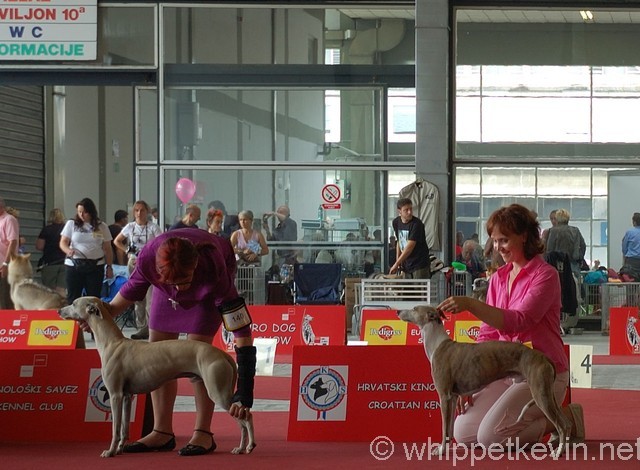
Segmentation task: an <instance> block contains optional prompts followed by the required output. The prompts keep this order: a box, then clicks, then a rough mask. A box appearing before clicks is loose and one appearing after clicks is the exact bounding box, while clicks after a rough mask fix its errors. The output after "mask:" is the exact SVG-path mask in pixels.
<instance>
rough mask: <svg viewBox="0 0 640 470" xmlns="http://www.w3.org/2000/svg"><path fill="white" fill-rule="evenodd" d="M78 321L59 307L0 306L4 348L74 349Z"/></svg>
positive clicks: (1, 338)
mask: <svg viewBox="0 0 640 470" xmlns="http://www.w3.org/2000/svg"><path fill="white" fill-rule="evenodd" d="M77 338H78V323H77V322H75V321H73V320H63V319H61V318H60V315H58V312H56V311H55V310H0V350H2V349H74V348H75V347H76V341H77Z"/></svg>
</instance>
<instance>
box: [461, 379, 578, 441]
mask: <svg viewBox="0 0 640 470" xmlns="http://www.w3.org/2000/svg"><path fill="white" fill-rule="evenodd" d="M516 380H519V379H512V378H508V379H501V380H496V381H495V382H492V383H490V384H489V385H487V386H486V387H485V388H483V389H482V390H480V391H479V392H478V393H476V394H474V395H473V406H468V407H467V409H466V411H465V412H464V413H463V414H461V415H458V417H457V418H456V420H455V424H454V427H453V435H454V437H455V439H456V441H457V442H458V443H464V444H472V443H477V444H481V445H484V446H487V447H488V446H490V445H491V444H505V443H507V441H508V440H509V439H511V442H512V443H514V444H515V442H516V438H517V439H518V442H519V443H520V444H526V443H529V444H533V443H536V442H540V440H541V439H542V437H543V436H544V431H545V428H546V426H547V418H546V417H545V416H544V413H542V411H541V410H540V408H538V407H537V406H536V405H533V406H531V408H529V409H528V410H527V412H526V413H525V415H524V416H523V418H522V421H520V422H519V423H516V420H517V419H518V416H520V412H521V411H522V408H523V407H524V405H526V404H527V403H528V402H529V401H530V400H531V390H530V389H529V384H528V383H527V382H525V381H522V382H516ZM568 384H569V372H568V371H567V372H563V373H561V374H558V375H557V376H556V381H555V383H554V393H555V397H556V401H557V402H558V403H559V404H561V403H562V402H563V400H564V396H565V394H566V391H567V385H568Z"/></svg>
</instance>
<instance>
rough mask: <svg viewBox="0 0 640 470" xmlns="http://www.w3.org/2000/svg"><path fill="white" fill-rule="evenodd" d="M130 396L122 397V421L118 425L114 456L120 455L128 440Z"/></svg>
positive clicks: (126, 394)
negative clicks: (116, 446) (118, 430)
mask: <svg viewBox="0 0 640 470" xmlns="http://www.w3.org/2000/svg"><path fill="white" fill-rule="evenodd" d="M132 398H133V397H132V396H131V394H129V393H125V394H124V396H123V397H122V420H121V423H120V440H119V441H118V448H117V449H116V454H122V450H123V449H124V446H125V444H126V443H127V441H128V440H129V424H130V423H131V400H132Z"/></svg>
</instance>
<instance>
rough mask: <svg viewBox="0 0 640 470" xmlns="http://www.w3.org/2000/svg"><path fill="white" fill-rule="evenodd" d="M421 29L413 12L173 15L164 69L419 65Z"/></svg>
mask: <svg viewBox="0 0 640 470" xmlns="http://www.w3.org/2000/svg"><path fill="white" fill-rule="evenodd" d="M414 26H415V12H414V8H413V6H411V7H410V8H403V7H397V6H393V5H385V8H384V9H377V10H371V9H370V8H368V7H367V6H362V7H357V6H354V7H352V8H341V9H326V8H323V7H321V6H315V7H314V6H312V5H305V6H304V8H303V7H295V6H294V7H290V6H288V7H286V8H265V7H258V8H256V7H254V6H244V7H243V8H229V7H227V6H226V5H197V6H190V7H167V8H165V9H164V31H165V44H166V47H165V62H167V63H172V64H279V65H285V64H326V65H339V64H363V63H364V64H374V63H380V64H387V65H388V64H402V65H406V64H415V53H414V51H415V46H414V44H415V35H414ZM381 41H383V42H384V47H378V44H380V43H381ZM321 45H323V46H324V47H321Z"/></svg>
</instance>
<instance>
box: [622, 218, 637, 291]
mask: <svg viewBox="0 0 640 470" xmlns="http://www.w3.org/2000/svg"><path fill="white" fill-rule="evenodd" d="M631 224H632V227H631V228H630V229H629V230H627V231H626V233H625V234H624V237H622V267H623V268H624V269H621V270H620V271H622V272H625V271H626V272H627V273H628V274H630V275H631V276H632V277H633V278H634V279H635V278H640V212H634V213H633V216H632V217H631Z"/></svg>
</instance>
